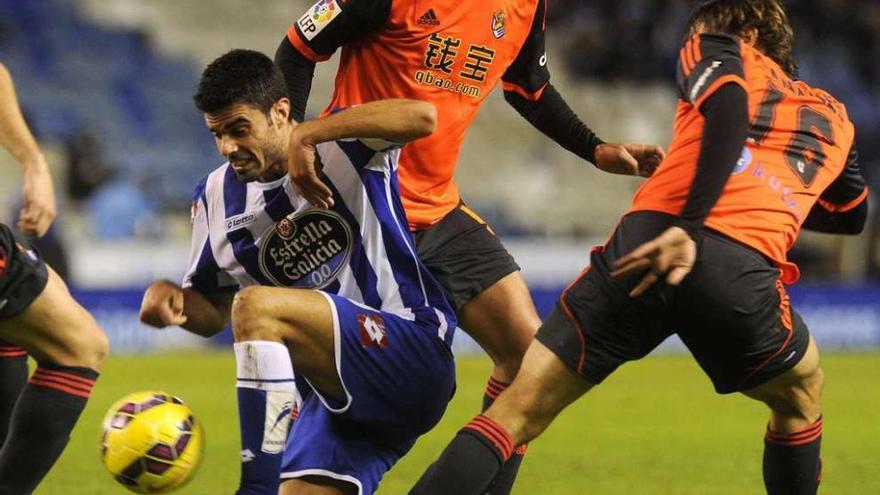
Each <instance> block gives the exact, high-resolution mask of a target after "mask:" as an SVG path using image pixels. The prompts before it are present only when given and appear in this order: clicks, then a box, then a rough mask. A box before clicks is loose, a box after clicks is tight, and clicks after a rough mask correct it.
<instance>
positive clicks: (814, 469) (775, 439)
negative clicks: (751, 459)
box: [764, 417, 822, 495]
mask: <svg viewBox="0 0 880 495" xmlns="http://www.w3.org/2000/svg"><path fill="white" fill-rule="evenodd" d="M821 446H822V418H821V417H820V418H819V419H818V420H816V422H815V423H813V424H811V425H810V426H808V427H806V428H805V429H803V430H801V431H797V432H794V433H787V434H786V433H775V432H773V431H771V430H770V428H767V434H766V436H765V437H764V486H765V487H766V488H767V494H768V495H815V494H816V491H817V490H818V489H819V481H821V479H822V460H821V459H820V457H819V451H820V448H821Z"/></svg>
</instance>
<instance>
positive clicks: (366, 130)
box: [141, 50, 456, 495]
mask: <svg viewBox="0 0 880 495" xmlns="http://www.w3.org/2000/svg"><path fill="white" fill-rule="evenodd" d="M195 101H196V105H197V106H198V108H199V109H200V110H202V111H203V112H204V114H205V121H206V123H207V125H208V127H209V129H210V130H211V132H212V133H213V134H214V136H215V138H216V141H217V147H218V149H219V151H220V153H221V154H222V155H223V156H224V157H226V158H227V160H228V162H227V163H225V164H223V165H222V166H220V167H219V168H217V169H216V170H214V171H213V172H211V173H210V174H209V175H208V176H207V177H206V178H205V179H204V180H203V181H202V182H201V183H200V184H199V186H198V187H197V188H196V190H195V195H194V203H193V243H192V259H191V263H190V269H189V272H188V273H187V275H186V277H185V281H184V283H183V287H180V286H178V285H176V284H173V283H171V282H167V281H158V282H155V283H153V284H152V285H151V286H150V287H149V289H148V290H147V292H146V294H145V295H144V302H143V306H142V308H141V316H142V319H143V321H145V322H146V323H149V324H151V325H154V326H157V327H163V326H167V325H182V326H183V327H184V328H186V329H187V330H190V331H192V332H195V333H197V334H201V335H213V334H215V333H217V332H219V331H220V330H221V329H222V328H223V327H224V326H225V325H226V322H227V321H228V320H229V319H230V312H231V321H232V328H233V333H234V336H235V341H236V343H235V356H236V363H237V373H238V399H239V417H240V421H241V432H242V480H241V486H240V488H239V491H238V493H239V494H272V495H275V494H276V493H278V490H279V481H280V478H281V477H283V478H284V479H285V480H288V481H286V482H285V483H284V484H283V488H282V489H281V493H290V494H292V493H310V494H370V493H373V492H374V491H375V490H376V487H377V485H378V482H379V480H380V478H381V477H382V475H383V474H384V473H385V472H386V471H387V470H388V469H389V468H390V467H391V466H392V465H393V464H394V463H395V462H396V461H397V460H398V459H399V458H400V457H401V456H403V455H404V454H405V453H406V452H407V451H408V450H409V449H410V448H411V447H412V445H413V443H414V442H415V439H416V437H418V436H419V435H421V434H422V433H424V432H426V431H427V430H428V429H430V428H431V427H432V426H433V425H434V424H435V423H436V422H437V421H438V420H439V419H440V416H441V415H442V414H443V411H444V410H445V408H446V404H447V402H448V401H449V399H450V397H451V395H452V392H453V389H454V384H455V370H454V362H453V358H452V353H451V350H450V344H451V341H452V336H453V333H454V330H455V327H456V320H455V314H454V312H453V310H452V308H451V307H450V306H449V303H448V302H447V301H446V298H445V297H444V295H443V290H442V289H441V287H440V285H439V284H438V283H437V282H436V281H435V280H434V278H433V277H432V276H431V274H430V273H429V272H428V271H427V269H426V268H425V267H424V266H423V265H422V264H421V262H420V261H419V259H418V257H417V256H416V253H415V247H414V245H413V240H412V237H411V235H410V234H409V231H408V230H407V225H406V218H405V216H404V213H403V206H402V205H401V203H400V193H399V191H398V188H397V172H396V169H397V159H398V155H399V153H400V150H399V146H400V145H402V144H403V143H405V142H408V141H411V140H413V139H417V138H420V137H424V136H427V135H429V134H430V133H431V132H432V131H433V129H434V126H435V119H436V112H435V110H434V108H433V106H432V105H430V104H428V103H424V102H418V101H413V100H382V101H375V102H371V103H367V104H364V105H360V106H356V107H353V108H350V109H347V110H343V111H340V112H337V113H335V114H333V115H329V116H327V117H324V118H321V119H318V120H314V121H310V122H304V123H301V124H297V122H296V121H292V120H291V119H290V102H289V100H288V98H287V90H286V87H285V83H284V78H283V76H282V75H281V73H280V71H279V69H278V68H277V67H276V66H275V64H274V63H273V62H272V60H271V59H270V58H268V57H266V56H265V55H262V54H260V53H257V52H253V51H246V50H234V51H232V52H229V53H227V54H226V55H223V56H222V57H220V58H218V59H217V60H215V61H214V62H212V63H211V64H210V65H209V66H208V68H207V69H206V70H205V72H204V74H203V75H202V79H201V81H200V83H199V88H198V92H197V93H196V95H195ZM288 144H290V148H288ZM288 156H289V157H290V160H292V161H293V162H303V161H309V162H314V163H319V164H320V173H321V178H322V180H324V181H325V182H326V184H328V185H329V186H330V187H332V189H333V199H334V201H333V207H332V208H330V209H316V208H312V207H311V206H310V205H309V204H308V203H307V202H306V201H305V199H304V198H303V197H302V196H301V195H300V194H299V193H298V192H297V191H296V190H295V188H294V186H293V184H292V183H291V181H290V176H289V175H288V168H287V162H288ZM291 362H292V365H291ZM294 371H295V372H296V378H295V379H296V385H297V389H298V390H299V392H300V393H301V394H302V395H303V400H302V404H301V406H297V404H296V403H297V400H296V399H295V391H294ZM291 410H294V411H298V419H296V421H295V422H294V424H293V427H292V429H291V434H290V438H289V441H288V442H287V447H286V449H285V440H286V439H287V431H288V428H287V424H288V420H289V417H290V416H291ZM295 414H296V413H295ZM282 463H283V464H282Z"/></svg>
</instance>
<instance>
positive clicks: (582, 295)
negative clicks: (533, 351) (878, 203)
mask: <svg viewBox="0 0 880 495" xmlns="http://www.w3.org/2000/svg"><path fill="white" fill-rule="evenodd" d="M671 220H672V217H670V216H669V215H665V214H662V213H656V212H636V213H631V214H630V215H627V216H626V217H624V218H623V219H622V220H621V222H620V224H619V225H618V227H617V230H616V231H615V233H614V235H613V236H612V238H611V240H610V241H609V242H608V244H607V245H606V246H605V247H604V248H597V249H596V250H594V251H593V254H592V256H591V265H590V267H589V268H588V269H587V270H586V271H584V272H583V273H582V274H581V276H580V277H579V278H578V279H577V280H575V281H574V282H573V283H572V284H571V285H569V287H568V288H566V290H565V291H564V292H563V294H562V296H561V297H560V300H559V303H558V304H557V306H556V308H555V309H554V311H553V312H552V313H551V315H550V316H549V317H548V318H547V320H545V321H544V324H543V325H542V326H541V329H540V330H539V331H538V335H537V337H536V338H537V339H538V340H539V341H540V342H541V343H542V344H544V345H545V346H547V347H548V348H549V349H550V350H551V351H553V352H554V353H555V354H556V355H557V356H558V357H559V358H560V359H562V360H563V361H564V362H565V363H566V364H567V365H568V366H569V367H570V368H571V369H573V370H575V371H576V372H577V373H579V374H580V375H581V376H583V377H584V378H585V379H586V380H587V381H589V382H591V383H594V384H598V383H600V382H601V381H602V380H604V379H605V377H607V376H608V375H609V374H611V373H612V372H613V371H614V370H615V369H617V367H618V366H620V365H621V364H623V363H625V362H627V361H632V360H636V359H640V358H642V357H644V356H645V355H647V354H648V353H649V352H651V350H653V349H654V348H655V347H657V345H659V344H660V343H661V342H663V340H665V339H666V338H667V337H669V336H670V335H672V334H674V333H676V334H678V336H679V337H680V338H681V340H682V341H683V342H684V344H685V345H686V346H687V347H688V349H690V351H691V353H692V354H693V356H694V358H696V360H697V362H698V363H699V364H700V366H701V367H702V368H703V371H705V372H706V374H707V375H708V376H709V378H710V379H711V380H712V383H713V385H714V386H715V390H716V391H718V393H731V392H738V391H743V390H748V389H750V388H753V387H755V386H757V385H760V384H762V383H764V382H766V381H768V380H770V379H771V378H774V377H776V376H778V375H780V374H782V373H784V372H785V371H788V370H789V369H791V368H792V367H793V366H794V365H795V364H797V363H798V362H799V361H800V360H801V358H802V357H803V356H804V354H805V352H806V350H807V345H808V343H809V338H810V335H809V332H808V330H807V327H806V325H805V324H804V322H803V320H802V319H801V317H800V316H799V315H798V314H797V313H796V312H794V311H793V310H792V309H791V306H790V303H789V299H788V295H787V294H786V293H785V288H784V287H783V285H782V282H780V280H779V276H780V272H779V270H778V269H777V268H776V267H775V266H774V265H773V264H772V263H771V262H770V261H769V260H768V259H766V258H765V257H764V256H763V255H761V254H760V253H758V252H757V251H755V250H753V249H751V248H749V247H746V246H745V245H743V244H740V243H739V242H736V241H734V240H732V239H730V238H728V237H726V236H724V235H722V234H720V233H717V232H714V231H711V230H708V229H706V230H705V231H704V233H703V234H701V236H700V239H699V240H698V242H697V261H696V263H695V265H694V268H693V270H692V271H691V273H690V274H689V275H688V276H687V277H686V278H685V280H684V281H683V282H682V284H681V285H680V286H678V287H671V286H669V285H666V284H665V283H663V282H658V283H657V284H655V285H654V286H653V287H651V288H650V289H649V290H648V291H647V292H645V293H644V294H642V296H640V297H637V298H631V297H629V291H630V290H631V289H632V288H633V287H635V285H636V284H638V282H639V280H641V278H642V276H643V275H644V273H637V274H634V275H631V276H628V277H625V278H622V279H612V278H611V277H610V275H609V273H610V271H611V266H612V264H613V262H614V260H615V259H617V258H619V257H621V256H623V255H624V254H627V253H629V252H630V251H632V250H633V249H634V248H636V247H637V246H639V245H640V244H642V243H643V242H646V241H649V240H651V239H653V238H654V237H656V236H657V235H658V234H660V233H661V232H663V231H664V230H665V229H666V228H667V227H668V226H669V225H670V222H671Z"/></svg>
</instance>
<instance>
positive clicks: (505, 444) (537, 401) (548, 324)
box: [411, 237, 669, 495]
mask: <svg viewBox="0 0 880 495" xmlns="http://www.w3.org/2000/svg"><path fill="white" fill-rule="evenodd" d="M621 240H622V241H629V243H628V244H627V243H626V242H624V243H623V244H624V246H628V245H631V244H636V245H637V242H638V241H639V240H641V239H640V238H639V237H636V238H635V239H634V240H629V239H625V238H624V239H619V240H618V241H621ZM616 244H620V242H617V243H615V242H614V241H612V243H611V244H610V249H611V250H612V251H613V250H614V249H615V246H616ZM621 250H622V251H623V252H626V251H628V249H627V248H626V247H624V248H621ZM591 259H592V262H591V268H590V269H588V270H585V271H584V273H583V274H582V275H581V276H580V277H579V278H578V279H577V280H575V281H574V282H573V283H572V284H571V285H569V287H567V288H566V290H565V291H564V292H563V293H562V296H561V297H560V300H559V304H558V305H557V307H556V309H554V311H553V312H552V313H551V314H550V315H549V316H548V317H547V319H546V320H545V321H544V323H543V324H542V325H541V328H540V330H539V331H538V333H537V335H536V337H535V339H534V340H533V342H532V344H531V345H530V347H529V350H528V352H527V353H526V356H525V358H524V360H523V363H522V367H521V368H520V370H519V373H518V374H517V376H516V378H515V379H514V381H513V384H512V385H511V386H510V387H509V388H508V389H507V390H505V391H504V392H502V393H501V394H500V395H499V396H498V398H497V399H496V401H495V402H494V404H492V406H490V407H489V409H488V410H487V411H486V412H485V413H484V414H483V415H480V416H478V417H477V418H475V419H474V420H473V421H472V422H471V423H469V424H468V425H467V426H465V427H464V428H463V429H462V430H461V431H460V432H459V433H458V435H457V436H456V437H455V439H454V440H453V441H452V443H450V445H449V446H448V447H447V448H446V450H445V451H444V452H443V454H442V455H441V457H440V458H439V459H438V461H437V462H436V463H435V464H433V465H432V466H431V467H430V468H428V470H427V471H426V472H425V474H424V475H423V476H422V478H421V479H420V480H419V482H418V483H417V484H416V486H415V487H414V488H413V491H412V492H411V493H412V494H415V495H434V494H446V493H456V494H462V495H466V494H471V493H473V494H483V493H486V492H485V489H486V487H487V486H489V483H490V482H491V481H492V480H493V479H494V477H495V476H496V473H497V471H498V470H499V468H500V467H501V465H502V463H503V462H504V461H505V460H506V459H507V458H509V456H510V453H511V452H512V450H513V448H514V447H515V445H519V444H522V443H523V442H528V441H530V440H531V439H533V438H535V437H537V436H538V435H539V434H540V433H541V432H542V431H544V429H545V428H547V426H548V425H549V424H550V422H552V421H553V419H554V418H555V417H556V416H557V415H558V414H559V412H560V411H561V410H562V409H563V408H564V407H566V406H567V405H568V404H570V403H571V402H572V401H574V400H575V399H577V398H578V397H580V396H581V395H582V394H583V393H585V392H586V391H588V390H589V389H590V388H591V387H592V386H593V385H595V384H598V383H601V382H602V381H603V380H604V379H605V378H606V377H607V376H608V375H609V374H611V373H612V372H613V371H614V370H615V369H617V367H618V366H620V365H621V364H623V363H624V362H626V361H630V360H635V359H640V358H641V357H643V356H644V355H646V354H647V353H648V352H650V351H651V350H652V349H654V347H656V346H657V345H658V344H659V343H660V342H662V341H663V340H664V339H665V338H666V337H667V336H668V335H669V331H668V330H666V328H665V326H666V325H665V320H666V315H665V302H664V301H665V299H666V296H667V295H668V294H665V293H663V294H660V292H661V290H660V289H657V290H655V291H652V292H650V293H648V294H646V295H645V296H644V297H642V298H639V299H632V298H630V297H629V295H628V292H629V290H630V288H631V287H633V286H634V284H635V283H637V282H638V280H637V279H635V278H633V280H628V281H626V283H618V282H617V281H613V280H611V279H610V275H609V269H608V267H609V262H610V259H609V258H608V257H607V256H606V255H605V254H604V253H603V252H602V251H601V250H597V251H594V253H593V256H592V258H591ZM658 294H659V297H658ZM586 342H589V345H586V344H585V343H586Z"/></svg>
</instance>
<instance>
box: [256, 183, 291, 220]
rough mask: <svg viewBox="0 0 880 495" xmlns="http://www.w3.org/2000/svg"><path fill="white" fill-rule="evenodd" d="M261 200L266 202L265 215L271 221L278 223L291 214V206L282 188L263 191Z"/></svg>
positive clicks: (288, 197)
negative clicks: (270, 218) (266, 214)
mask: <svg viewBox="0 0 880 495" xmlns="http://www.w3.org/2000/svg"><path fill="white" fill-rule="evenodd" d="M263 199H264V200H265V201H266V207H265V210H266V213H268V214H269V216H270V217H272V220H273V221H275V222H278V221H279V220H281V219H283V218H284V217H286V216H287V215H289V214H291V213H293V205H292V204H290V196H288V195H287V191H285V190H284V186H283V185H282V186H280V187H276V188H275V189H270V190H268V191H263Z"/></svg>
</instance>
